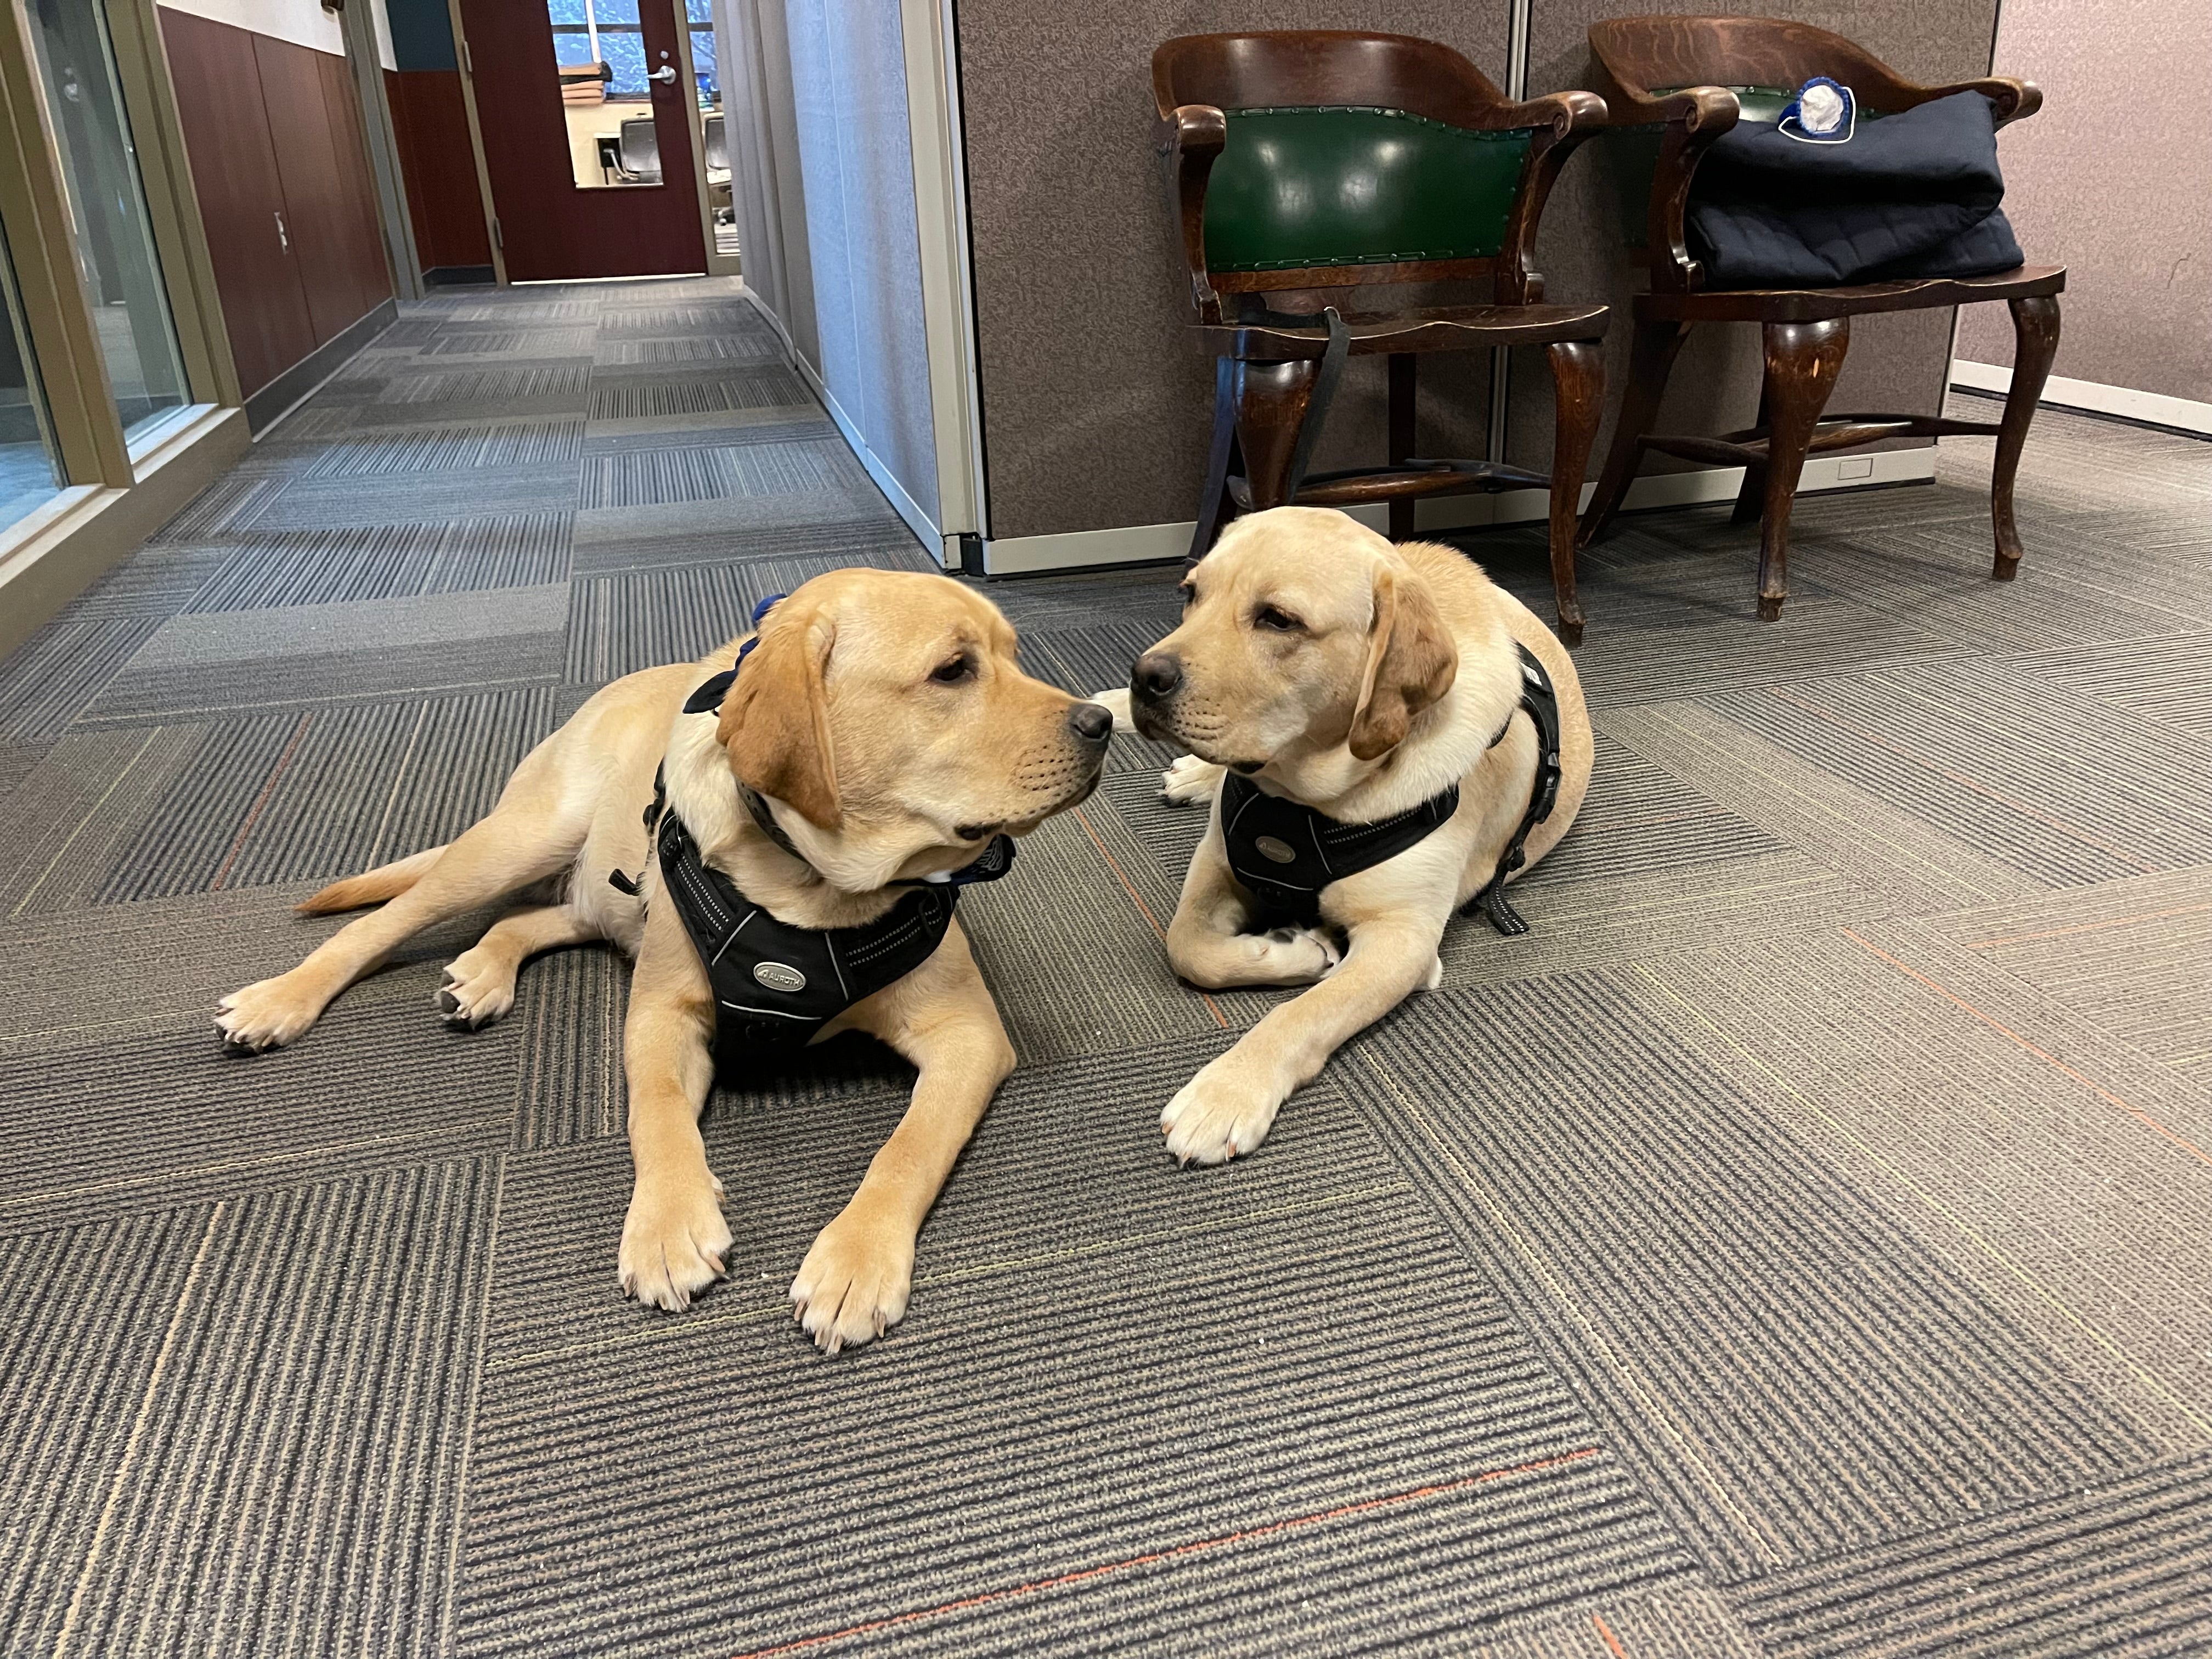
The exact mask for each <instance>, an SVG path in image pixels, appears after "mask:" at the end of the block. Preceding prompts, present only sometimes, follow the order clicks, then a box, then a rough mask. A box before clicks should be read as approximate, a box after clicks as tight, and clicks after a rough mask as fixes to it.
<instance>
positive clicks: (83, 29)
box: [26, 0, 189, 434]
mask: <svg viewBox="0 0 2212 1659" xmlns="http://www.w3.org/2000/svg"><path fill="white" fill-rule="evenodd" d="M26 9H27V12H28V13H29V15H30V21H31V35H32V40H33V43H34V44H35V45H36V46H37V48H38V56H39V73H40V77H41V78H42V79H43V80H44V82H46V105H47V108H48V110H49V111H50V112H52V118H53V123H54V139H55V143H56V146H57V148H58V149H59V151H60V153H61V161H62V176H63V179H64V182H65V183H66V184H67V185H68V187H69V197H70V216H71V217H72V218H73V219H74V220H75V221H76V249H77V260H78V263H79V264H81V265H82V267H83V270H84V283H85V289H86V292H87V294H88V297H89V298H90V299H91V301H92V313H93V319H94V322H95V323H96V324H97V325H99V329H100V349H101V351H102V352H103V353H104V354H105V355H106V360H107V380H108V385H109V386H110V388H111V389H112V391H113V392H114V394H115V403H116V407H117V409H118V410H119V411H120V413H121V414H122V416H123V429H124V431H125V433H126V434H132V433H136V432H137V431H139V430H140V429H142V428H144V427H146V426H147V425H149V423H150V422H154V421H156V420H158V419H160V418H161V416H162V415H163V414H164V413H165V412H166V411H167V410H172V409H175V408H177V407H178V406H179V405H180V404H185V403H186V402H188V401H189V398H188V397H187V394H186V392H185V364H184V358H183V356H182V355H181V354H180V353H179V351H178V349H177V333H176V328H175V325H174V324H173V323H172V322H171V320H170V318H169V299H168V295H167V290H165V289H163V287H162V285H161V260H160V258H159V257H158V256H157V255H156V254H155V251H154V234H153V230H152V228H150V227H149V225H148V223H147V222H146V192H145V191H144V189H143V187H142V186H141V185H140V183H139V179H138V155H137V151H136V150H134V149H132V148H131V122H130V119H129V118H128V117H127V116H126V115H125V113H124V109H123V94H122V90H121V87H120V84H119V83H118V81H117V79H116V75H115V53H114V50H113V48H112V46H111V45H110V44H109V41H108V38H107V14H106V8H105V6H104V5H103V4H102V3H101V0H29V3H28V4H27V7H26Z"/></svg>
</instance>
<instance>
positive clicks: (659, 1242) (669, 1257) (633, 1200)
mask: <svg viewBox="0 0 2212 1659" xmlns="http://www.w3.org/2000/svg"><path fill="white" fill-rule="evenodd" d="M702 1175H704V1176H705V1178H704V1179H703V1180H702V1179H696V1178H693V1179H685V1180H679V1181H656V1182H653V1183H652V1184H650V1185H648V1184H647V1183H646V1182H642V1181H641V1182H638V1183H637V1186H636V1188H635V1189H634V1190H633V1191H632V1192H631V1194H630V1199H629V1215H628V1216H626V1217H625V1218H623V1236H622V1253H621V1257H620V1267H621V1274H622V1287H623V1295H624V1296H634V1297H636V1298H637V1299H638V1300H639V1301H641V1302H646V1303H650V1304H652V1305H653V1306H654V1307H656V1308H665V1309H666V1310H668V1311H669V1312H670V1313H681V1312H683V1310H684V1309H686V1308H688V1307H690V1305H691V1298H692V1297H695V1296H696V1295H698V1294H699V1292H700V1291H703V1290H705V1289H706V1288H707V1286H708V1285H711V1284H713V1283H714V1281H715V1280H716V1279H720V1278H721V1277H722V1274H723V1272H724V1268H723V1265H722V1262H723V1256H724V1255H725V1253H726V1251H727V1250H728V1249H729V1248H730V1228H729V1224H728V1223H727V1222H726V1221H724V1220H723V1219H722V1201H721V1200H722V1183H721V1182H719V1181H717V1180H715V1179H714V1176H712V1175H705V1172H704V1171H702Z"/></svg>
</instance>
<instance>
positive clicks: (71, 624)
mask: <svg viewBox="0 0 2212 1659" xmlns="http://www.w3.org/2000/svg"><path fill="white" fill-rule="evenodd" d="M160 628H161V618H160V617H145V616H121V617H87V618H85V619H83V620H82V621H80V620H78V619H77V618H76V617H68V616H65V617H61V618H59V619H58V620H57V621H54V622H51V623H47V624H46V626H45V627H44V628H42V629H40V630H39V631H38V632H37V633H36V634H33V635H32V636H31V637H30V639H29V640H27V641H25V642H24V643H23V644H22V645H21V646H20V647H17V648H16V650H15V652H13V653H11V654H10V655H9V657H8V659H7V660H6V661H5V663H4V664H0V738H11V739H15V740H18V741H20V740H22V739H25V738H31V739H38V738H55V737H58V736H59V735H60V734H61V732H62V731H63V729H64V727H66V726H68V725H69V723H70V720H72V719H73V718H75V716H76V714H78V713H79V712H80V711H82V709H83V708H84V706H85V705H86V704H87V703H88V702H91V701H92V700H93V699H94V697H96V696H99V695H100V690H101V688H102V687H104V686H105V685H106V684H107V683H108V682H109V681H110V680H112V679H113V678H115V674H116V671H118V669H120V668H121V667H122V666H123V665H124V664H125V662H127V661H129V660H130V659H131V656H132V654H133V653H136V652H137V650H138V649H139V647H142V646H143V645H144V644H145V643H146V641H148V640H149V639H151V638H152V637H153V636H154V635H155V633H156V632H157V631H158V630H159V629H160Z"/></svg>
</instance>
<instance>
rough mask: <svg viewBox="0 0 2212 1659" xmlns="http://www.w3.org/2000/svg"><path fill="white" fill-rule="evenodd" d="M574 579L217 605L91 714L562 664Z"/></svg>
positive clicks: (167, 712)
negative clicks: (245, 606) (257, 605)
mask: <svg viewBox="0 0 2212 1659" xmlns="http://www.w3.org/2000/svg"><path fill="white" fill-rule="evenodd" d="M567 611H568V587H567V586H566V584H545V585H541V586H535V587H526V588H509V589H504V590H491V591H485V592H471V593H431V594H420V595H412V596H402V597H398V598H392V599H364V600H359V601H356V602H354V603H352V604H348V605H291V606H283V607H276V608H270V609H264V610H252V611H212V612H208V613H205V614H201V615H195V616H185V617H173V618H172V619H171V620H169V621H168V622H167V623H163V624H161V628H160V629H159V631H157V632H155V634H154V635H152V636H151V637H150V638H149V639H148V641H146V643H145V644H144V645H143V646H142V647H140V648H139V649H138V651H137V653H135V654H134V655H133V656H132V657H131V660H130V662H129V663H128V664H126V665H125V667H124V669H123V671H121V672H120V673H119V674H118V675H117V676H116V677H115V678H114V679H113V680H112V681H111V682H110V684H108V685H107V687H106V690H104V691H103V692H102V693H101V695H100V696H99V697H98V698H97V699H96V700H95V701H94V703H93V704H92V706H91V707H90V708H88V709H86V711H85V713H84V714H83V716H82V719H84V720H88V721H90V722H94V723H98V722H102V721H109V722H125V721H128V722H136V723H145V722H148V721H151V720H172V719H176V718H179V717H184V716H201V715H208V714H217V713H222V712H245V711H248V710H256V709H268V708H280V707H281V708H301V707H308V706H315V705H319V704H324V703H339V702H363V701H366V700H368V699H371V698H375V697H392V696H405V695H406V694H408V693H410V692H415V693H420V692H430V691H441V690H468V689H474V688H477V687H494V686H501V685H514V684H529V683H532V682H535V681H542V680H545V679H547V678H550V677H551V676H552V675H555V674H557V673H558V672H559V665H560V653H561V650H562V628H563V625H564V623H565V621H566V613H567Z"/></svg>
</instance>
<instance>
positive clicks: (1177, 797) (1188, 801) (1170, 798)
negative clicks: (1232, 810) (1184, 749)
mask: <svg viewBox="0 0 2212 1659" xmlns="http://www.w3.org/2000/svg"><path fill="white" fill-rule="evenodd" d="M1222 772H1223V769H1221V768H1220V767H1218V766H1216V765H1215V764H1214V763H1212V761H1202V760H1200V759H1199V757H1197V756H1195V755H1178V756H1176V757H1175V759H1173V760H1172V761H1170V762H1169V763H1168V769H1167V770H1166V771H1164V772H1163V773H1161V774H1160V799H1162V800H1164V801H1165V802H1166V803H1167V804H1168V805H1170V806H1200V805H1204V804H1205V803H1206V802H1207V801H1210V800H1212V799H1213V797H1214V796H1215V795H1216V794H1217V793H1219V791H1220V788H1221V779H1222Z"/></svg>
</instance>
